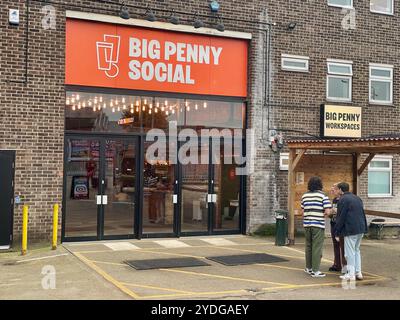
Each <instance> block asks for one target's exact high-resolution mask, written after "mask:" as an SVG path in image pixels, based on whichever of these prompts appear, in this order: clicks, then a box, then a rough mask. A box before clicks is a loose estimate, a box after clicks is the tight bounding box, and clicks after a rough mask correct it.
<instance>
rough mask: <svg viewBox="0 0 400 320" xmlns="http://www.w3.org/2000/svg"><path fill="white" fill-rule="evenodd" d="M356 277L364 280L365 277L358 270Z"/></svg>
mask: <svg viewBox="0 0 400 320" xmlns="http://www.w3.org/2000/svg"><path fill="white" fill-rule="evenodd" d="M356 279H357V280H363V279H364V277H363V275H362V273H361V272H357V273H356Z"/></svg>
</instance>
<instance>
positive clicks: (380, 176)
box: [368, 156, 392, 197]
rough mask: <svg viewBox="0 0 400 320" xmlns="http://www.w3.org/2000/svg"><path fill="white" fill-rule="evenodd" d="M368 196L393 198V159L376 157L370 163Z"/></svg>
mask: <svg viewBox="0 0 400 320" xmlns="http://www.w3.org/2000/svg"><path fill="white" fill-rule="evenodd" d="M368 196H371V197H374V196H375V197H385V196H386V197H387V196H392V157H384V156H376V157H374V159H373V160H372V161H371V162H370V164H369V166H368Z"/></svg>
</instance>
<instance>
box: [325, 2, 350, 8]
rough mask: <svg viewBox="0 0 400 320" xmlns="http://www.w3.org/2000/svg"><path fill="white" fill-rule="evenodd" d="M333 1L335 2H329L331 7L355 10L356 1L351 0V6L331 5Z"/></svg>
mask: <svg viewBox="0 0 400 320" xmlns="http://www.w3.org/2000/svg"><path fill="white" fill-rule="evenodd" d="M331 1H333V0H328V1H327V3H328V6H329V7H336V8H346V9H353V8H354V1H353V0H350V1H351V5H349V6H346V5H340V4H334V3H330V2H331Z"/></svg>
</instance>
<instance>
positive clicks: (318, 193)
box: [301, 177, 332, 278]
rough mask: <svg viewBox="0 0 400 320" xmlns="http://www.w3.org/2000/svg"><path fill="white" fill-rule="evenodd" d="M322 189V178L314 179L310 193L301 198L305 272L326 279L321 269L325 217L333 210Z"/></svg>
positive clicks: (309, 184)
mask: <svg viewBox="0 0 400 320" xmlns="http://www.w3.org/2000/svg"><path fill="white" fill-rule="evenodd" d="M322 188H323V186H322V181H321V178H319V177H312V178H310V180H309V181H308V192H306V193H305V194H304V195H303V196H302V198H301V209H302V213H303V226H304V230H305V236H306V239H305V240H306V252H305V253H306V268H305V270H304V271H305V272H306V273H308V274H310V275H311V276H312V277H314V278H321V277H325V274H324V273H322V272H321V271H320V270H319V268H320V265H321V258H322V248H323V246H324V238H325V217H327V216H328V215H330V213H331V208H332V204H331V201H330V200H329V198H328V196H327V195H326V194H325V193H323V192H322Z"/></svg>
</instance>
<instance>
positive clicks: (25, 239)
mask: <svg viewBox="0 0 400 320" xmlns="http://www.w3.org/2000/svg"><path fill="white" fill-rule="evenodd" d="M27 248H28V206H24V208H23V211H22V252H21V254H22V255H25V254H26V250H27Z"/></svg>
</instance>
